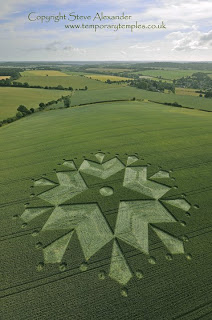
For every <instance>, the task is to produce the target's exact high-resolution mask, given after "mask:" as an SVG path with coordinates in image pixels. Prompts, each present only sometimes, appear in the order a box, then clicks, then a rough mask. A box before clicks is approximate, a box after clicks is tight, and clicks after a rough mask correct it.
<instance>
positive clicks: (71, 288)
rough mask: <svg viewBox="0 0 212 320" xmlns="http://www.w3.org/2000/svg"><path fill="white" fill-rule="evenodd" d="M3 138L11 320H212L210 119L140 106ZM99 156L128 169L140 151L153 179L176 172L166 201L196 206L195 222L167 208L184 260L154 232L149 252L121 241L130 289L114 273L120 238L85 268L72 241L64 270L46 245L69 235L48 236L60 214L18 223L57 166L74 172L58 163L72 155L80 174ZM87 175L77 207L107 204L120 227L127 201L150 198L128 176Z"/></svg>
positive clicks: (1, 184)
mask: <svg viewBox="0 0 212 320" xmlns="http://www.w3.org/2000/svg"><path fill="white" fill-rule="evenodd" d="M131 89H133V88H131ZM19 90H22V89H19ZM23 90H24V89H23ZM26 90H27V91H29V89H26ZM50 93H51V94H52V91H51V92H50ZM82 93H83V94H84V93H86V94H88V92H82ZM188 98H192V97H188ZM194 98H195V97H194ZM22 102H23V101H22ZM0 130H1V135H0V145H1V154H0V163H1V167H0V171H1V174H0V210H1V227H0V237H1V240H2V241H1V270H2V272H3V274H4V277H2V280H1V289H2V293H1V295H2V300H1V316H2V319H4V320H11V319H16V320H23V319H31V320H36V319H38V318H39V319H43V320H48V319H53V320H62V319H74V320H75V319H76V320H77V319H80V320H87V319H92V320H93V319H94V320H95V319H102V320H108V319H123V320H127V319H151V320H159V319H180V320H181V319H182V320H194V319H205V320H206V319H207V320H209V319H210V314H211V313H210V312H211V305H210V304H209V298H210V296H209V295H210V288H211V283H212V272H211V259H212V252H211V250H210V241H211V207H212V198H211V196H210V195H211V180H210V179H209V176H210V174H211V170H212V161H211V159H212V149H211V134H212V115H211V114H210V113H206V112H201V111H198V110H186V109H179V108H172V107H169V106H162V105H158V104H154V103H144V102H137V101H133V102H117V103H105V104H104V103H103V104H99V105H89V106H82V107H76V108H69V109H63V110H54V111H49V112H40V113H36V114H33V115H31V116H29V117H27V118H24V119H21V120H19V121H16V122H14V123H12V124H10V125H7V126H4V127H2V128H1V129H0ZM98 150H102V151H103V152H105V153H106V156H105V159H104V161H107V160H109V159H111V158H113V157H114V155H115V154H117V157H119V158H120V159H121V160H122V162H123V163H124V164H126V161H127V157H128V155H135V154H136V155H137V157H139V160H138V162H137V163H135V164H133V165H135V166H147V168H148V177H150V176H151V175H153V174H155V173H156V172H158V170H159V168H160V170H161V168H162V170H166V172H169V171H170V170H171V172H170V176H171V178H172V179H171V180H170V179H168V180H167V179H165V180H164V179H163V182H162V183H163V184H164V185H166V186H170V188H171V189H170V190H169V192H168V194H167V197H168V199H175V198H183V197H186V200H187V201H188V202H189V203H190V204H191V208H190V209H189V214H188V213H186V212H184V211H183V210H180V209H177V208H171V207H170V206H169V205H166V206H167V208H168V210H169V211H170V212H171V213H172V215H173V217H175V219H176V223H167V222H166V223H160V224H156V226H157V227H158V228H161V229H162V230H165V231H166V232H168V234H172V235H173V236H174V237H175V238H177V239H178V238H180V239H181V237H183V236H184V238H183V239H184V241H185V243H184V246H185V254H174V255H169V256H167V253H168V249H167V248H166V246H165V245H164V243H163V242H162V241H161V240H160V239H159V237H157V236H156V234H155V233H154V232H153V229H152V227H150V226H149V250H150V251H149V255H147V254H144V253H141V251H139V250H138V249H135V248H134V247H132V246H130V245H129V244H126V243H124V242H123V241H121V240H118V246H120V248H121V250H122V252H123V255H124V257H125V258H126V260H127V264H128V265H129V267H130V268H131V270H132V272H133V277H132V279H131V280H130V281H129V282H128V283H127V285H125V286H124V287H126V288H127V289H123V286H121V285H120V284H119V283H117V282H116V281H114V280H113V279H111V278H110V277H108V273H109V272H110V257H111V252H112V245H113V241H114V240H112V241H110V242H109V243H107V244H106V245H105V246H104V247H102V249H101V250H99V251H98V252H97V253H96V254H94V255H93V256H92V257H91V258H90V259H89V260H88V263H87V264H85V263H84V264H83V265H81V264H82V262H84V260H85V257H84V255H83V253H82V248H81V246H80V244H79V239H78V237H77V236H76V234H74V235H73V237H72V239H71V242H70V243H69V245H68V247H67V250H66V252H65V254H64V256H63V259H62V262H63V264H62V265H60V264H59V263H55V264H45V265H43V264H42V263H43V259H44V258H43V252H42V248H45V247H46V246H48V245H49V244H50V243H52V241H54V240H55V239H57V238H58V237H61V236H62V235H64V233H66V234H67V232H70V230H57V231H53V230H50V231H46V232H44V231H42V232H41V228H42V227H43V225H44V224H45V223H46V221H47V219H48V218H49V215H50V213H51V212H52V211H47V212H45V213H44V214H42V215H40V216H37V217H36V218H35V219H33V220H31V221H29V222H28V223H26V224H23V221H22V220H21V219H20V217H18V216H20V215H21V214H22V213H23V212H24V210H25V209H26V207H38V206H47V205H49V204H48V203H47V202H44V201H43V200H39V198H38V197H37V195H38V194H39V193H40V192H41V191H44V190H48V189H49V188H51V187H49V186H43V187H34V188H32V186H33V183H34V180H32V179H36V180H37V179H39V178H40V177H44V178H47V179H50V180H51V181H53V182H57V179H56V176H55V171H54V169H56V170H58V171H61V170H65V171H67V170H69V168H68V167H64V166H61V165H59V164H61V163H63V162H64V160H63V159H66V160H71V159H74V161H75V164H76V166H77V167H79V166H80V164H81V163H82V161H83V160H84V157H85V158H86V159H90V160H92V161H95V153H96V152H97V151H98ZM63 168H64V169H63ZM82 177H83V178H84V180H85V181H86V183H87V185H89V186H90V189H89V192H88V193H86V194H81V195H77V196H76V198H75V199H74V198H73V199H72V200H70V202H69V204H70V203H71V204H74V203H75V204H77V203H81V202H82V201H83V202H85V203H87V204H88V203H92V202H94V201H98V203H99V206H100V208H102V210H103V214H104V218H105V219H106V220H107V221H108V225H109V226H110V227H111V230H114V223H115V221H116V217H117V204H118V202H119V200H120V199H121V200H123V199H125V200H130V199H134V200H138V199H141V198H142V195H141V194H140V193H138V192H136V193H135V192H132V190H129V189H127V188H124V187H123V186H122V182H123V172H118V173H116V174H114V175H113V176H112V177H111V178H108V179H105V180H102V179H99V178H96V177H93V176H90V175H88V174H86V173H82ZM103 186H109V187H112V188H113V190H114V195H112V196H110V197H109V196H108V197H103V196H101V194H100V192H99V190H100V188H102V187H103ZM33 195H34V196H33ZM83 195H84V196H83ZM182 195H183V196H182ZM194 205H195V206H194ZM197 205H198V206H197ZM106 208H107V210H106ZM198 208H199V209H198ZM51 210H52V209H51ZM14 216H15V217H14ZM16 216H17V217H16ZM88 222H89V219H88V221H87V223H88ZM133 223H134V220H133V219H132V224H133ZM154 225H155V224H154ZM95 226H96V221H95ZM135 228H138V225H135ZM185 235H186V237H185ZM93 237H95V233H94V234H93ZM187 240H188V241H187ZM150 257H151V259H150V260H148V259H149V258H150ZM167 257H168V258H167ZM149 262H150V263H149ZM155 262H156V263H155ZM80 266H81V267H80ZM122 267H123V265H122ZM83 270H84V271H83ZM121 273H122V270H121V269H120V274H121ZM135 274H136V275H137V277H136V276H135ZM142 274H143V278H142V279H141V275H142ZM121 290H122V291H121ZM120 291H121V292H122V295H124V296H122V295H121V294H120ZM126 295H128V297H127V298H126V297H125V296H126ZM208 315H209V316H208Z"/></svg>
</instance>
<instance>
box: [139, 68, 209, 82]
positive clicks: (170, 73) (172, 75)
mask: <svg viewBox="0 0 212 320" xmlns="http://www.w3.org/2000/svg"><path fill="white" fill-rule="evenodd" d="M195 72H200V70H177V69H176V70H145V71H138V72H136V73H137V74H141V75H144V76H151V77H161V78H162V79H167V80H174V79H180V78H182V77H187V76H191V75H192V74H193V73H195ZM201 72H204V73H207V72H208V71H201Z"/></svg>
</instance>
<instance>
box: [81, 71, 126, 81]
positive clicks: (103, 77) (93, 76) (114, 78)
mask: <svg viewBox="0 0 212 320" xmlns="http://www.w3.org/2000/svg"><path fill="white" fill-rule="evenodd" d="M84 76H85V77H87V78H89V79H90V78H91V79H95V80H100V81H103V82H105V81H107V80H108V79H109V80H111V81H122V80H132V78H126V77H118V76H110V75H101V74H90V73H89V74H86V73H85V74H84Z"/></svg>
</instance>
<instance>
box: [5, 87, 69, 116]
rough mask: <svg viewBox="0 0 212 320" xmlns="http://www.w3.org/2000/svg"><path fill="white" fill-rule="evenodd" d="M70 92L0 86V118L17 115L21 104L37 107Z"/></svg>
mask: <svg viewBox="0 0 212 320" xmlns="http://www.w3.org/2000/svg"><path fill="white" fill-rule="evenodd" d="M69 94H70V91H60V90H51V91H50V90H44V89H26V88H10V87H9V88H7V87H6V88H5V87H0V97H1V99H0V120H3V119H6V118H8V117H12V116H15V114H16V112H17V108H18V106H19V105H20V104H23V105H25V106H26V107H27V108H29V109H30V108H37V107H38V105H39V103H40V102H43V103H45V102H48V101H50V100H56V99H59V98H60V97H62V95H69Z"/></svg>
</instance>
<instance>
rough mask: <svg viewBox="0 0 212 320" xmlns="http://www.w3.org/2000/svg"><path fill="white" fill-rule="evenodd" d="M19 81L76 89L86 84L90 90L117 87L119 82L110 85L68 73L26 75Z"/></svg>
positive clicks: (34, 84) (33, 84)
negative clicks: (63, 74) (45, 75)
mask: <svg viewBox="0 0 212 320" xmlns="http://www.w3.org/2000/svg"><path fill="white" fill-rule="evenodd" d="M107 79H108V78H107ZM17 81H19V82H22V83H24V82H28V83H29V85H32V86H36V85H40V86H43V87H45V86H49V87H56V86H58V85H61V86H63V87H64V88H68V87H72V88H74V89H82V88H84V87H85V86H87V87H88V89H89V90H96V89H105V88H108V86H112V87H115V88H117V84H111V85H108V84H106V83H103V82H100V81H96V80H94V79H88V78H87V77H84V76H80V75H75V74H72V75H67V74H66V76H52V77H44V76H35V75H32V76H24V77H21V78H19V79H18V80H17Z"/></svg>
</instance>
